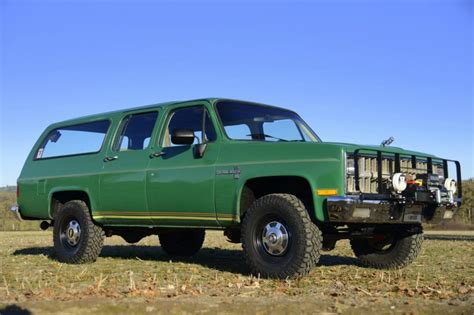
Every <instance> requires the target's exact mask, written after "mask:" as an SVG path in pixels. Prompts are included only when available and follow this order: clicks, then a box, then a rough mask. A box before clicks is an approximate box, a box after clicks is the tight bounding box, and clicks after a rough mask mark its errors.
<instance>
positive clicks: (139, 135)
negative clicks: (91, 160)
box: [113, 112, 158, 151]
mask: <svg viewBox="0 0 474 315" xmlns="http://www.w3.org/2000/svg"><path fill="white" fill-rule="evenodd" d="M157 118H158V112H149V113H141V114H132V115H129V116H127V117H125V118H124V119H123V121H122V123H121V125H120V128H119V130H120V136H119V137H118V138H117V139H116V141H115V143H114V146H113V150H114V151H133V150H144V149H146V148H147V147H148V144H149V143H150V138H151V135H152V132H153V128H154V127H155V123H156V119H157Z"/></svg>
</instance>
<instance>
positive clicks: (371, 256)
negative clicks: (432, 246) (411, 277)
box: [351, 227, 423, 269]
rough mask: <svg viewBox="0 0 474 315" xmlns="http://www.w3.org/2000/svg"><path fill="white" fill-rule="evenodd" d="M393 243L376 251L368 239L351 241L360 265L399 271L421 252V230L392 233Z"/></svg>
mask: <svg viewBox="0 0 474 315" xmlns="http://www.w3.org/2000/svg"><path fill="white" fill-rule="evenodd" d="M392 233H393V234H392V235H393V242H392V245H391V246H390V248H388V249H386V250H377V249H376V248H374V246H372V245H371V241H370V240H368V239H354V240H351V247H352V250H353V251H354V254H355V255H356V257H357V258H359V260H360V262H361V263H362V265H364V266H366V267H371V268H376V269H399V268H403V267H406V266H408V265H409V264H411V263H412V262H413V261H414V260H415V259H416V257H417V256H418V254H419V253H420V252H421V245H422V243H423V230H422V229H421V227H420V228H417V229H415V230H414V231H411V232H409V231H406V230H403V229H401V230H398V231H395V232H392Z"/></svg>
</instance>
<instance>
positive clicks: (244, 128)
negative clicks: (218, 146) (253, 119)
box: [224, 124, 252, 140]
mask: <svg viewBox="0 0 474 315" xmlns="http://www.w3.org/2000/svg"><path fill="white" fill-rule="evenodd" d="M224 129H225V132H226V134H227V136H229V138H231V139H239V140H252V135H251V133H252V132H251V131H250V128H249V126H248V125H246V124H241V125H228V126H225V127H224Z"/></svg>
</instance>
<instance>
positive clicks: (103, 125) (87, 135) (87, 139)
mask: <svg viewBox="0 0 474 315" xmlns="http://www.w3.org/2000/svg"><path fill="white" fill-rule="evenodd" d="M109 126H110V121H108V120H101V121H95V122H90V123H85V124H78V125H72V126H66V127H61V128H57V129H54V130H53V131H51V132H50V133H49V134H48V135H47V136H46V138H45V140H44V141H43V144H42V145H41V147H40V148H39V149H38V152H36V159H46V158H53V157H60V156H69V155H78V154H88V153H97V152H100V150H101V147H102V144H103V142H104V139H105V135H106V134H107V131H108V129H109Z"/></svg>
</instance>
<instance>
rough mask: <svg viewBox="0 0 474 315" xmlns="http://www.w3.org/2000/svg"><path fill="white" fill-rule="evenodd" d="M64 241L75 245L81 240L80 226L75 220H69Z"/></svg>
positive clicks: (72, 245)
mask: <svg viewBox="0 0 474 315" xmlns="http://www.w3.org/2000/svg"><path fill="white" fill-rule="evenodd" d="M65 234H66V242H67V243H68V244H69V246H71V247H75V246H77V244H79V242H80V240H81V226H80V225H79V222H77V221H76V220H71V221H69V223H68V225H67V227H66V230H65Z"/></svg>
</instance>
